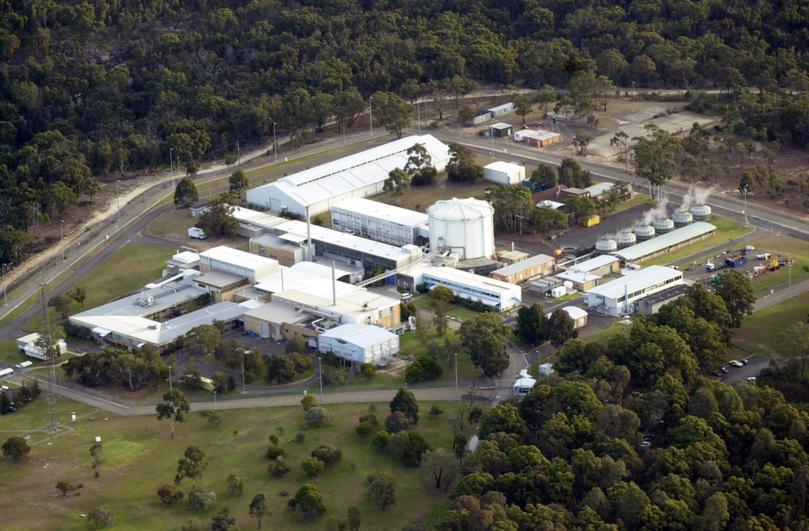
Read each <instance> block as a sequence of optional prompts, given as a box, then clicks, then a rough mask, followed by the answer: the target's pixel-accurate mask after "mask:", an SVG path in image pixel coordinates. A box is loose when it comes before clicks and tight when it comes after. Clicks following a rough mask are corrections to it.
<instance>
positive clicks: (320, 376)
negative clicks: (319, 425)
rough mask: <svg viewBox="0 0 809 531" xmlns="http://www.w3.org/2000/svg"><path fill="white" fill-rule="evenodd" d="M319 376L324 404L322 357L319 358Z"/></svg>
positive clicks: (321, 399)
mask: <svg viewBox="0 0 809 531" xmlns="http://www.w3.org/2000/svg"><path fill="white" fill-rule="evenodd" d="M317 374H318V376H319V379H320V401H321V402H323V365H322V358H321V357H320V356H318V357H317Z"/></svg>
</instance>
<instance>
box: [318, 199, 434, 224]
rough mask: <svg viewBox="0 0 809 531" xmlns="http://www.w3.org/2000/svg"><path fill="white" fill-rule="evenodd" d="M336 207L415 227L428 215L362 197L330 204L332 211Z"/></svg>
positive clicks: (425, 221)
mask: <svg viewBox="0 0 809 531" xmlns="http://www.w3.org/2000/svg"><path fill="white" fill-rule="evenodd" d="M338 209H339V210H344V211H346V212H354V213H357V214H360V215H363V216H369V217H374V218H379V219H384V220H386V221H391V222H393V223H398V224H400V225H405V226H408V227H415V226H418V225H422V224H424V223H427V222H428V221H429V217H428V216H427V214H425V213H424V212H417V211H415V210H410V209H407V208H402V207H398V206H394V205H389V204H387V203H381V202H379V201H372V200H370V199H365V198H364V197H351V198H349V199H343V200H342V201H340V202H339V203H336V204H334V205H333V206H332V211H334V210H338Z"/></svg>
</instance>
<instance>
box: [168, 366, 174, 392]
mask: <svg viewBox="0 0 809 531" xmlns="http://www.w3.org/2000/svg"><path fill="white" fill-rule="evenodd" d="M173 389H174V387H173V386H172V385H171V365H169V391H171V390H173Z"/></svg>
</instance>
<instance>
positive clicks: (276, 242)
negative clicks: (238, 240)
mask: <svg viewBox="0 0 809 531" xmlns="http://www.w3.org/2000/svg"><path fill="white" fill-rule="evenodd" d="M250 241H251V242H252V243H255V244H256V245H262V246H264V247H272V248H273V249H286V250H288V251H295V250H297V249H300V245H295V244H294V243H290V242H289V241H287V240H286V239H282V238H280V237H278V236H276V235H274V234H262V235H261V236H256V237H255V238H250Z"/></svg>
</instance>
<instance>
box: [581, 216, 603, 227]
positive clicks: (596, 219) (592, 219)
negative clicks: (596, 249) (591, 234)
mask: <svg viewBox="0 0 809 531" xmlns="http://www.w3.org/2000/svg"><path fill="white" fill-rule="evenodd" d="M599 223H601V216H599V215H598V214H593V215H592V216H587V217H586V218H584V219H583V220H582V222H581V225H582V227H593V226H595V225H598V224H599Z"/></svg>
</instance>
